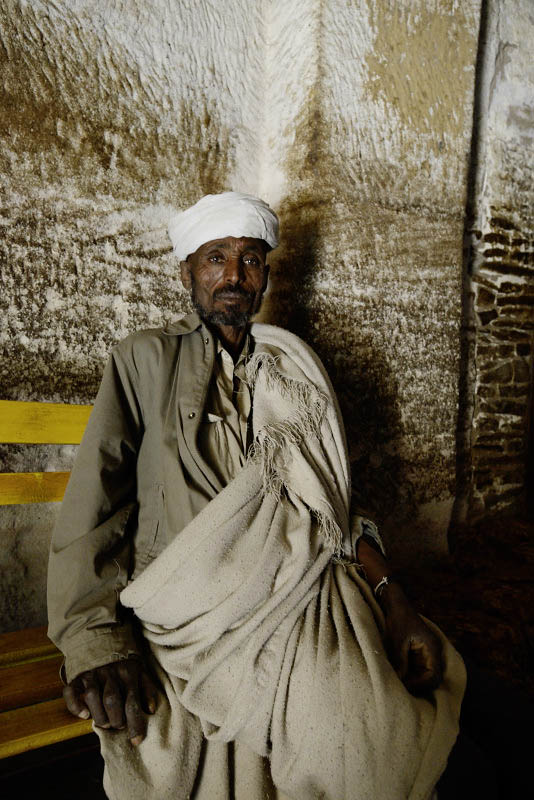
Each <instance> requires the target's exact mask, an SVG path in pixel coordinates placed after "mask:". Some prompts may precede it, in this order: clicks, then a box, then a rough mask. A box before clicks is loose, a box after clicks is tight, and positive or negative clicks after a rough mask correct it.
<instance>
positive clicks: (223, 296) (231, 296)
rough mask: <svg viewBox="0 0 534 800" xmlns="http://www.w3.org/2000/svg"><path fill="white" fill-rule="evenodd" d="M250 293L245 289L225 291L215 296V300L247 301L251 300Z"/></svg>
mask: <svg viewBox="0 0 534 800" xmlns="http://www.w3.org/2000/svg"><path fill="white" fill-rule="evenodd" d="M251 297H252V296H251V294H250V292H247V291H245V290H244V289H234V290H232V291H228V289H224V290H223V291H218V292H216V293H215V294H214V296H213V299H214V300H242V299H243V298H245V300H250V299H251Z"/></svg>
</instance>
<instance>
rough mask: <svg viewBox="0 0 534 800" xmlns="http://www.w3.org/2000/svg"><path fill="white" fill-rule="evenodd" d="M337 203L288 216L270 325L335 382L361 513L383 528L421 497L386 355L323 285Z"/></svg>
mask: <svg viewBox="0 0 534 800" xmlns="http://www.w3.org/2000/svg"><path fill="white" fill-rule="evenodd" d="M328 213H330V208H329V201H317V200H315V199H314V200H313V201H312V200H311V199H304V201H300V202H299V203H298V204H296V203H294V204H291V203H287V204H285V205H284V206H283V207H282V208H281V210H280V218H281V223H282V224H281V228H282V231H283V241H282V243H281V247H280V249H279V250H278V251H276V254H273V257H272V259H271V262H272V267H271V288H270V292H269V294H268V296H267V297H266V299H265V307H264V308H263V309H262V320H265V321H268V322H270V323H272V324H275V325H280V326H282V327H285V328H288V329H289V330H290V331H292V332H293V333H296V334H297V335H298V336H300V337H301V338H302V339H304V340H305V341H306V342H308V343H309V344H310V345H311V346H312V347H313V348H314V350H315V352H316V353H317V354H318V355H319V357H320V358H321V360H322V361H323V363H324V365H325V367H326V370H327V372H328V374H329V376H330V378H331V380H332V383H333V385H334V389H335V391H336V393H337V396H338V400H339V403H340V407H341V412H342V415H343V419H344V422H345V428H346V432H347V440H348V449H349V459H350V464H351V471H352V477H353V498H354V503H355V504H356V506H357V507H359V508H361V509H363V510H365V511H367V512H368V513H369V514H370V515H371V516H372V517H373V518H374V519H376V520H377V522H379V523H381V522H382V521H384V520H385V519H386V518H388V517H390V516H391V515H395V516H397V517H398V520H399V522H402V520H407V519H409V518H410V517H411V516H413V514H414V509H415V504H416V501H417V498H416V497H415V492H414V491H413V489H412V482H411V480H410V475H409V471H408V465H407V463H405V462H404V460H403V458H402V455H401V453H400V452H399V444H400V440H401V437H402V434H403V425H402V420H401V414H400V404H399V399H398V389H397V381H396V378H395V376H394V375H393V373H392V371H391V369H390V366H389V363H388V361H387V359H386V358H385V355H384V354H383V353H382V352H381V351H379V350H378V349H377V348H376V344H375V342H373V341H372V340H371V338H370V337H369V336H366V337H364V336H363V335H362V333H361V331H359V330H358V327H357V325H355V320H354V308H353V307H351V306H350V305H346V304H345V305H344V304H340V301H339V297H338V296H337V295H336V293H335V286H334V289H333V290H332V289H330V290H329V291H324V290H322V289H320V288H318V287H317V286H316V285H315V276H316V275H317V273H318V271H319V267H320V265H319V264H318V261H317V254H318V244H319V242H318V238H319V218H320V217H322V216H323V215H324V214H328Z"/></svg>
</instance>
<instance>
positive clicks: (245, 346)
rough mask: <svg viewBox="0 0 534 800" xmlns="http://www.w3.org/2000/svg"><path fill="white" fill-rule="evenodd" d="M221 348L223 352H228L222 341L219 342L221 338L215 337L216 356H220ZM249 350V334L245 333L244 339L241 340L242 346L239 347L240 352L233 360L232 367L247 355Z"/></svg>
mask: <svg viewBox="0 0 534 800" xmlns="http://www.w3.org/2000/svg"><path fill="white" fill-rule="evenodd" d="M223 350H224V351H225V352H228V351H227V350H226V348H225V347H224V345H223V343H222V342H221V340H220V339H217V356H220V354H221V353H222V351H223ZM249 351H250V334H249V333H247V334H246V335H245V341H244V342H243V347H242V348H241V352H240V353H239V358H238V359H237V361H236V362H235V365H234V369H235V367H237V366H238V365H239V364H241V363H242V362H243V361H244V360H245V359H246V358H247V357H248V355H249Z"/></svg>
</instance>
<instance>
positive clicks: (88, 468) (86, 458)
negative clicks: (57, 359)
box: [48, 346, 143, 681]
mask: <svg viewBox="0 0 534 800" xmlns="http://www.w3.org/2000/svg"><path fill="white" fill-rule="evenodd" d="M142 436H143V415H142V410H141V405H140V399H139V391H138V388H137V384H136V374H135V369H134V367H133V364H132V362H130V361H129V360H128V359H127V353H126V352H125V353H124V354H121V348H120V346H119V348H117V349H116V350H114V351H113V353H112V355H111V357H110V359H109V361H108V364H107V366H106V368H105V371H104V376H103V379H102V384H101V386H100V389H99V392H98V395H97V397H96V400H95V404H94V408H93V411H92V413H91V416H90V418H89V422H88V425H87V428H86V430H85V433H84V436H83V439H82V442H81V445H80V447H79V450H78V454H77V458H76V463H75V465H74V468H73V470H72V473H71V477H70V480H69V484H68V487H67V491H66V493H65V497H64V500H63V503H62V506H61V510H60V513H59V517H58V521H57V524H56V526H55V529H54V533H53V536H52V543H51V550H50V560H49V569H48V618H49V629H48V635H49V637H50V638H51V639H52V641H53V642H54V643H55V644H56V645H57V646H58V647H59V649H60V650H61V651H62V652H63V654H64V656H65V663H64V671H65V677H66V680H67V681H71V680H72V679H73V678H74V677H76V675H78V674H79V673H80V672H83V671H84V670H87V669H94V668H95V667H97V666H101V665H103V664H106V663H109V662H111V661H117V660H120V659H122V658H127V657H128V656H129V655H132V654H138V652H139V651H138V647H137V645H136V641H135V637H134V635H133V631H132V628H131V624H130V622H129V620H128V619H127V618H126V617H125V616H124V609H122V608H121V606H120V604H119V600H118V597H119V593H120V591H121V590H122V589H123V588H124V587H125V586H126V583H127V580H128V571H129V564H130V550H131V533H130V532H131V530H132V528H134V527H135V517H136V510H137V502H136V493H137V492H136V465H137V453H138V450H139V446H140V443H141V440H142Z"/></svg>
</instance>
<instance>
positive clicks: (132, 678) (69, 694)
mask: <svg viewBox="0 0 534 800" xmlns="http://www.w3.org/2000/svg"><path fill="white" fill-rule="evenodd" d="M63 697H64V698H65V702H66V704H67V708H68V710H69V711H70V713H71V714H73V715H74V716H75V717H81V718H82V719H89V717H92V718H93V720H94V723H95V725H97V726H98V727H99V728H115V729H122V728H127V729H128V736H129V738H130V741H131V743H132V744H133V745H138V744H140V743H141V742H142V741H143V739H144V738H145V733H146V718H145V713H148V714H153V713H154V711H155V710H156V698H157V689H156V687H155V686H154V684H153V682H152V680H151V679H150V677H149V676H148V674H147V673H146V671H145V669H144V666H143V664H142V662H141V661H140V660H139V659H137V658H128V659H124V660H122V661H114V662H113V663H111V664H105V665H104V666H102V667H97V668H96V669H89V670H87V671H86V672H82V673H80V675H78V676H77V677H76V678H74V680H72V681H71V682H70V683H69V684H67V686H65V688H64V689H63Z"/></svg>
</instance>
